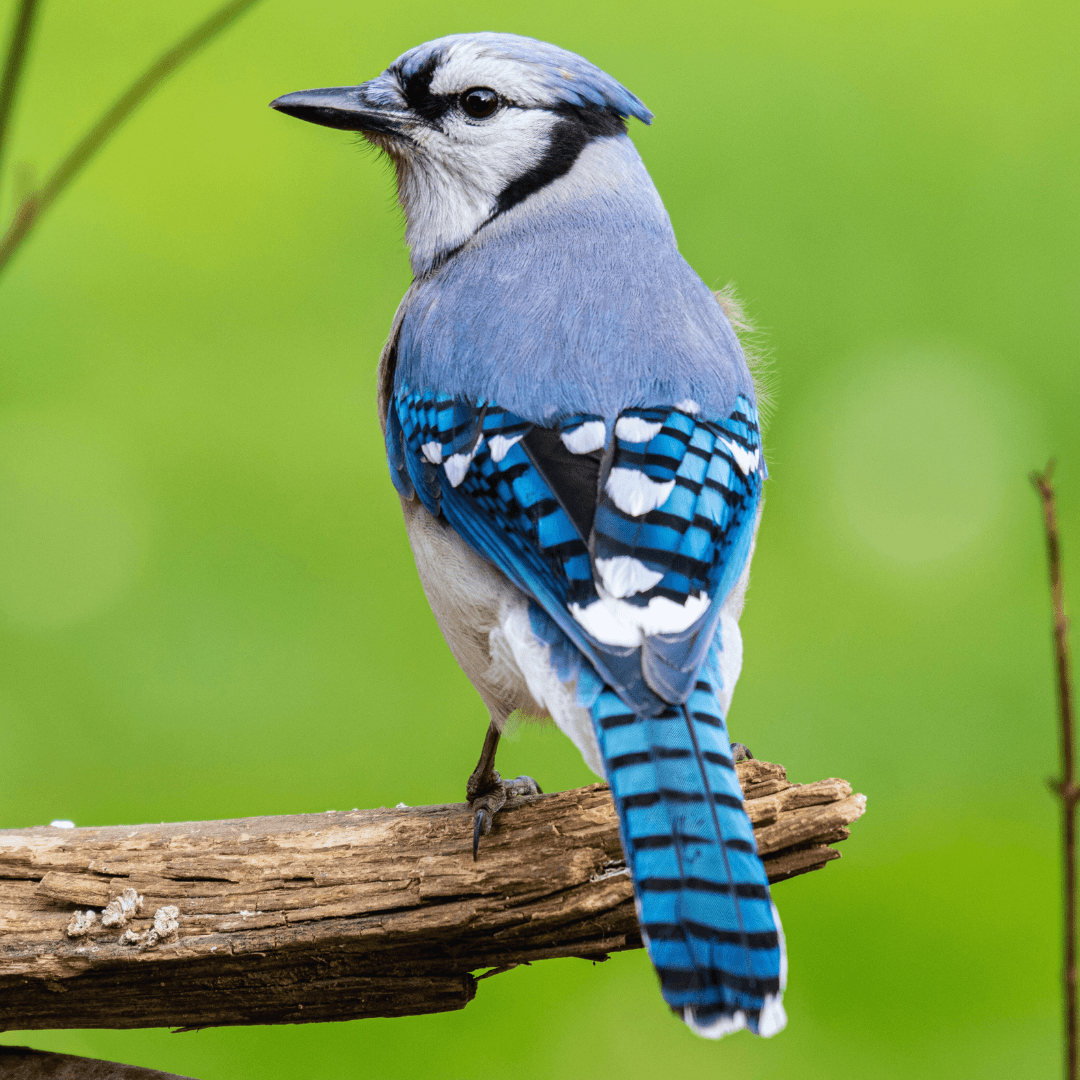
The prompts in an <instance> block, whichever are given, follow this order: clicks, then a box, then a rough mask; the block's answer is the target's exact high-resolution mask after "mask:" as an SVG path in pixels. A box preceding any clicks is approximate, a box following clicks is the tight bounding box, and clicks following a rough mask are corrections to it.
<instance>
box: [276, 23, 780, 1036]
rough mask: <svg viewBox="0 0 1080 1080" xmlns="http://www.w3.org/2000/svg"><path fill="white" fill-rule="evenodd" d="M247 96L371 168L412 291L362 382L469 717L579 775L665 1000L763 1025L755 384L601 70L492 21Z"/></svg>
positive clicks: (769, 925) (522, 786)
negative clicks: (314, 81) (741, 735)
mask: <svg viewBox="0 0 1080 1080" xmlns="http://www.w3.org/2000/svg"><path fill="white" fill-rule="evenodd" d="M271 106H272V107H273V108H274V109H277V110H278V111H280V112H282V113H285V114H287V115H290V116H293V117H296V118H299V119H301V120H306V121H309V122H312V123H315V124H321V125H323V126H326V127H331V128H337V129H341V130H344V131H353V132H359V133H360V135H361V136H362V138H363V139H365V140H367V142H369V143H371V144H373V145H374V146H375V147H377V148H379V150H381V151H384V152H385V154H386V155H387V156H388V157H389V159H390V161H391V162H392V163H393V167H394V170H395V174H396V182H397V191H398V200H399V203H400V205H401V208H402V210H403V214H404V219H405V242H406V245H407V246H408V249H409V259H410V264H411V269H412V273H413V281H412V283H411V285H410V286H409V288H408V290H407V292H406V293H405V296H404V298H403V299H402V301H401V304H400V306H399V307H398V310H397V313H396V314H395V316H394V319H393V322H392V325H391V329H390V333H389V337H388V339H387V343H386V347H385V348H384V350H383V353H382V356H381V359H380V364H379V373H378V407H379V415H380V421H381V423H382V425H383V432H384V437H385V445H386V455H387V462H388V466H389V471H390V476H391V479H392V481H393V483H394V485H395V487H396V489H397V492H398V495H399V497H400V500H401V505H402V510H403V514H404V520H405V528H406V532H407V535H408V540H409V544H410V546H411V548H412V551H413V554H414V557H415V561H416V567H417V571H418V573H419V577H420V581H421V583H422V585H423V588H424V591H425V593H426V596H427V599H428V601H429V603H430V605H431V609H432V612H433V614H434V616H435V619H436V621H437V622H438V624H439V627H440V629H441V631H442V633H443V636H444V637H445V639H446V642H447V644H448V645H449V648H450V650H451V652H452V653H453V655H454V657H455V658H456V660H457V662H458V663H459V664H460V666H461V668H462V669H463V670H464V672H465V674H466V675H467V676H468V678H469V679H470V680H471V682H472V683H473V685H474V687H475V688H476V690H477V691H478V693H479V695H480V697H481V698H482V699H483V702H484V704H485V705H486V707H487V710H488V712H489V714H490V719H489V725H488V729H487V734H486V736H485V739H484V745H483V750H482V753H481V757H480V761H479V762H478V764H477V767H476V770H475V771H474V772H473V774H472V775H471V776H470V777H469V780H468V782H467V785H466V795H467V798H468V801H469V805H470V807H471V808H472V810H473V815H474V816H473V857H474V858H476V857H477V853H478V846H479V843H480V839H481V837H482V836H484V835H487V834H488V833H489V831H490V829H491V827H492V822H493V819H494V818H495V815H496V814H497V813H498V811H499V809H500V808H501V807H502V806H503V805H504V803H505V802H506V801H507V799H514V798H517V797H520V796H522V795H528V794H534V793H537V792H539V791H540V788H539V785H538V784H537V783H536V781H535V780H534V779H532V778H531V777H528V776H520V777H516V778H514V779H512V780H503V779H502V778H501V776H500V775H499V773H498V772H497V771H496V770H495V767H494V765H495V754H496V750H497V747H498V742H499V736H500V732H501V731H502V729H503V725H504V724H505V722H506V720H507V719H508V717H509V716H510V714H511V713H514V712H517V713H519V714H522V715H524V716H525V717H535V718H551V719H552V720H554V722H555V724H556V725H557V726H558V727H559V728H560V729H561V730H562V731H563V732H564V733H565V734H566V735H567V736H568V737H569V738H570V739H571V740H572V742H573V743H574V744H575V745H576V746H577V748H578V750H579V751H580V752H581V754H582V757H583V758H584V761H585V763H586V764H587V765H588V766H589V768H590V769H592V770H593V771H594V772H595V773H596V774H597V775H598V776H600V777H602V778H603V779H605V780H606V781H607V782H608V784H609V786H610V789H611V794H612V798H613V800H614V803H615V807H616V810H617V814H618V820H619V830H620V838H621V842H622V846H623V852H624V855H625V860H626V866H627V868H628V869H629V872H630V876H631V878H632V881H633V889H634V898H635V903H636V909H637V914H638V920H639V923H640V927H641V933H642V938H643V940H644V942H645V944H646V946H647V949H648V953H649V957H650V960H651V962H652V964H653V966H654V968H655V970H656V972H657V975H658V977H659V982H660V989H661V993H662V995H663V998H664V1000H665V1001H666V1003H667V1005H668V1006H669V1007H670V1008H671V1010H672V1011H673V1012H674V1013H675V1014H676V1015H677V1016H679V1017H680V1018H681V1019H682V1020H683V1021H684V1022H685V1023H686V1024H687V1025H689V1027H690V1028H691V1029H692V1030H694V1031H695V1032H697V1033H698V1034H700V1035H703V1036H706V1037H709V1038H720V1037H721V1036H724V1035H727V1034H729V1033H732V1032H735V1031H738V1030H740V1029H749V1030H750V1031H751V1032H754V1033H755V1034H758V1035H761V1036H771V1035H773V1034H775V1033H776V1032H778V1031H780V1030H781V1029H782V1028H783V1027H784V1025H785V1024H786V1015H785V1012H784V1007H783V992H784V987H785V983H786V978H787V972H786V965H787V962H786V956H785V950H784V939H783V931H782V928H781V924H780V918H779V915H778V913H777V911H776V908H775V905H774V904H773V902H772V900H771V897H770V893H769V884H768V879H767V877H766V873H765V869H764V867H763V865H762V863H761V860H760V858H759V857H758V854H757V848H756V845H755V841H754V834H753V829H752V827H751V824H750V821H749V819H748V818H747V816H746V813H745V810H744V809H743V803H742V791H741V788H740V784H739V780H738V776H737V773H736V770H735V767H734V765H735V760H736V754H737V753H738V752H739V745H738V744H735V748H734V749H733V744H732V743H731V742H730V740H729V735H728V731H727V725H726V716H727V713H728V709H729V706H730V704H731V697H732V692H733V690H734V687H735V682H736V680H737V678H738V676H739V672H740V670H741V667H742V638H741V636H740V631H739V616H740V614H741V612H742V608H743V603H744V598H745V593H746V588H747V584H748V578H749V569H750V561H751V557H752V554H753V549H754V544H755V539H756V536H757V529H758V524H759V521H760V516H761V508H762V494H763V493H762V488H763V484H764V481H765V479H766V478H767V469H766V465H765V461H764V456H763V450H762V441H761V431H760V424H759V419H758V405H757V395H756V393H755V387H754V381H753V378H752V376H751V373H750V371H749V368H748V365H747V361H746V357H745V354H744V351H743V349H742V347H741V345H740V342H739V339H738V337H737V335H736V333H735V331H734V330H733V328H732V325H731V321H730V320H729V319H728V318H727V317H726V315H725V312H724V309H723V307H722V305H721V304H720V303H718V302H717V297H716V296H715V295H714V294H713V292H712V291H711V290H710V289H709V287H708V286H707V285H706V284H705V283H704V281H702V279H701V278H700V277H699V276H698V274H697V273H696V272H695V271H694V270H693V269H692V268H691V267H690V265H689V264H688V263H687V262H686V260H685V259H684V258H683V257H682V255H681V254H680V253H679V249H678V245H677V242H676V239H675V234H674V230H673V228H672V224H671V221H670V218H669V216H668V213H667V211H666V210H665V208H664V204H663V202H662V200H661V198H660V195H659V193H658V191H657V189H656V186H655V185H654V183H653V181H652V179H651V178H650V176H649V173H648V171H647V170H646V168H645V165H644V163H643V161H642V159H641V157H640V155H639V153H638V151H637V149H636V148H635V145H634V143H633V141H632V140H631V138H630V136H629V134H628V122H629V121H630V120H631V119H632V118H633V119H636V120H639V121H641V122H643V123H644V124H650V123H651V122H652V120H653V114H652V113H651V112H650V111H649V110H648V109H647V108H646V107H645V105H644V104H643V103H642V101H641V100H640V99H639V98H638V97H636V96H635V95H634V94H633V93H631V92H630V91H629V90H627V89H626V88H625V87H624V86H623V85H622V84H620V83H619V82H617V81H616V80H615V79H614V78H613V77H612V76H610V75H608V74H607V73H606V72H604V71H603V70H601V69H600V68H599V67H597V66H596V65H594V64H592V63H590V62H589V61H588V60H586V59H584V58H583V57H581V56H578V55H576V54H575V53H572V52H570V51H567V50H565V49H562V48H560V47H558V46H556V45H553V44H549V43H546V42H542V41H538V40H534V39H532V38H528V37H522V36H518V35H514V34H507V33H493V32H484V33H467V34H453V35H450V36H447V37H441V38H438V39H436V40H433V41H429V42H426V43H425V44H422V45H418V46H416V47H415V48H413V49H410V50H409V51H407V52H405V53H403V54H402V55H401V56H400V57H398V58H397V59H396V60H395V61H394V62H393V63H392V64H390V66H389V67H388V68H387V69H386V70H385V71H383V72H382V74H380V75H378V76H377V77H375V78H373V79H370V80H369V81H367V82H364V83H362V84H359V85H355V86H336V87H326V88H322V89H313V90H304V91H299V92H296V93H290V94H285V95H284V96H282V97H279V98H277V99H276V100H275V101H273V102H272V103H271Z"/></svg>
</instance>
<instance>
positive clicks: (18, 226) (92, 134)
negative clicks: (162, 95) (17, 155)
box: [0, 0, 257, 274]
mask: <svg viewBox="0 0 1080 1080" xmlns="http://www.w3.org/2000/svg"><path fill="white" fill-rule="evenodd" d="M255 3H257V0H230V2H229V3H227V4H225V6H224V7H222V8H219V9H218V10H217V11H215V12H214V13H213V14H212V15H211V16H210V17H209V18H208V19H206V20H205V21H204V22H202V23H200V24H199V25H198V26H196V27H195V29H194V30H192V31H191V33H189V34H187V35H186V36H185V37H183V38H181V39H180V41H178V42H177V43H176V44H175V45H174V46H173V47H172V48H171V49H169V50H168V51H166V52H164V53H162V55H161V56H160V57H158V59H157V60H156V61H155V62H154V63H153V64H151V65H150V67H149V68H148V69H147V70H146V71H145V72H144V73H143V74H142V75H141V76H140V77H139V78H138V79H136V80H135V82H133V83H132V84H131V86H129V87H128V89H127V90H125V91H124V93H123V94H121V95H120V97H119V98H117V100H116V101H115V102H114V103H113V105H112V106H111V107H110V108H109V109H107V110H106V111H105V113H104V114H103V115H102V117H101V118H100V119H99V120H98V122H97V123H96V124H95V125H94V126H93V127H92V128H91V129H90V130H89V131H88V132H87V133H86V134H85V135H84V136H83V137H82V138H81V139H80V140H79V142H78V143H76V145H75V147H74V148H73V149H72V150H71V152H70V153H69V154H68V155H67V157H65V158H64V160H63V161H61V162H60V164H59V165H58V166H57V167H56V171H55V172H54V173H53V174H52V176H50V177H49V179H48V180H47V181H46V182H45V184H44V186H43V187H42V188H41V189H40V190H39V191H37V192H35V193H34V194H33V195H30V196H29V197H28V198H26V199H24V200H23V202H22V204H21V205H20V206H19V208H18V210H16V211H15V217H14V218H13V219H12V222H11V224H10V226H9V227H8V230H7V232H6V233H5V234H4V237H3V239H2V240H0V274H2V273H3V271H4V267H5V266H6V265H7V264H8V263H9V262H10V261H11V257H12V256H13V255H14V254H15V252H16V250H17V249H18V248H19V245H20V244H22V242H23V241H24V240H25V239H26V237H27V236H28V235H29V233H30V230H31V229H32V228H33V227H34V225H35V224H36V222H37V221H38V219H39V218H40V217H41V215H42V214H44V213H45V211H46V210H48V209H49V207H50V206H52V204H53V203H54V202H55V201H56V200H57V199H58V198H59V197H60V195H61V194H62V193H63V191H64V189H65V188H66V187H67V186H68V185H69V184H70V183H71V181H72V180H74V179H75V177H76V175H78V173H79V172H80V171H81V170H82V168H83V166H84V165H86V163H87V162H88V161H89V160H90V159H91V158H92V157H93V156H94V154H96V153H97V151H98V150H100V149H101V147H102V146H103V145H104V144H105V142H106V141H107V140H108V138H109V136H111V135H112V134H113V133H114V132H115V131H116V129H117V128H118V127H120V125H121V124H122V123H123V122H124V121H125V120H126V119H127V118H128V117H129V116H130V115H131V114H132V113H133V112H134V111H135V109H136V108H138V106H139V105H141V104H142V102H143V101H145V100H146V98H147V97H149V96H150V94H151V92H152V91H154V90H155V89H156V88H157V87H158V85H159V84H160V83H162V82H163V81H164V80H165V79H166V78H167V77H168V76H169V75H171V74H172V72H173V71H175V70H176V68H178V67H179V66H180V65H181V64H183V63H184V61H185V60H189V59H190V58H191V57H192V56H194V55H195V53H197V52H198V51H199V49H201V48H202V47H203V46H204V45H206V44H207V43H208V42H209V41H210V40H211V39H212V38H214V37H215V36H216V35H217V34H218V33H220V32H221V31H222V30H224V29H225V27H226V26H228V25H229V23H231V22H233V21H234V20H236V19H237V18H239V16H241V15H242V14H243V13H244V12H245V11H247V9H248V8H249V7H251V6H252V5H253V4H255Z"/></svg>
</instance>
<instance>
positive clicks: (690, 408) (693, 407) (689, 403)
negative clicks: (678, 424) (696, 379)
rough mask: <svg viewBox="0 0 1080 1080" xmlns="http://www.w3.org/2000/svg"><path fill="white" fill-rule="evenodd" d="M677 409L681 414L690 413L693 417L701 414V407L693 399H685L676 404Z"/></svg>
mask: <svg viewBox="0 0 1080 1080" xmlns="http://www.w3.org/2000/svg"><path fill="white" fill-rule="evenodd" d="M675 408H676V409H678V410H679V412H684V413H689V414H690V415H691V416H694V415H696V414H697V413H699V412H701V406H700V405H699V404H698V403H697V402H696V401H695V400H694V399H693V398H690V397H688V398H683V400H682V401H676V402H675Z"/></svg>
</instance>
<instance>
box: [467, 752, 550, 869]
mask: <svg viewBox="0 0 1080 1080" xmlns="http://www.w3.org/2000/svg"><path fill="white" fill-rule="evenodd" d="M485 780H486V781H487V782H486V783H484V785H483V788H480V785H479V784H477V785H475V787H476V789H477V790H473V789H474V784H473V781H472V779H471V778H470V782H469V785H468V789H467V792H466V793H467V794H468V797H469V809H470V810H471V811H472V814H473V842H472V855H473V862H475V861H476V858H477V854H478V853H479V850H480V837H481V836H487V835H488V833H490V832H491V823H492V821H494V820H495V815H496V814H497V813H498V812H499V811H500V810H501V809H502V808H503V806H504V805H505V803H506V800H507V799H512V798H515V797H517V796H520V795H542V794H543V791H542V790H541V788H540V785H539V784H538V783H537V782H536V781H535V780H534V779H533V778H532V777H531V776H516V777H514V779H513V780H503V778H502V777H501V776H499V774H498V773H497V772H495V770H494V769H492V770H491V772H490V773H489V774H488V776H487V777H485Z"/></svg>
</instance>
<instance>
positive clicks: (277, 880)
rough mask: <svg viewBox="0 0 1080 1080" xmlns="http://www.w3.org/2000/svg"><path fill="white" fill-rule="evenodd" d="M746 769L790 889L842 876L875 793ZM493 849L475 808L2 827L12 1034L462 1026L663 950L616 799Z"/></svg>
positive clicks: (597, 799) (588, 802) (559, 816)
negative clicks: (531, 991) (639, 909)
mask: <svg viewBox="0 0 1080 1080" xmlns="http://www.w3.org/2000/svg"><path fill="white" fill-rule="evenodd" d="M738 768H739V776H740V780H741V781H742V784H743V790H744V795H745V797H746V806H747V810H748V811H749V813H750V817H751V820H752V821H753V823H754V829H755V835H756V837H757V841H758V846H759V849H760V851H761V853H762V855H763V857H764V859H765V866H766V869H767V871H768V874H769V879H770V881H782V880H784V879H786V878H789V877H794V876H795V875H797V874H803V873H807V872H808V871H810V870H817V869H820V868H821V867H823V866H824V865H825V863H826V862H828V861H830V860H831V859H835V858H839V852H837V851H835V850H833V849H832V848H831V847H829V846H828V845H829V844H831V843H835V842H836V841H838V840H843V839H845V838H846V836H847V835H848V830H847V826H848V825H849V824H850V823H851V822H852V821H854V820H855V819H856V818H858V817H859V816H860V815H861V814H862V812H863V809H864V807H865V798H864V797H863V796H862V795H852V794H851V787H850V785H848V784H847V783H846V782H845V781H843V780H822V781H819V782H817V783H816V784H806V785H801V786H800V785H796V784H790V783H789V782H788V781H787V779H786V776H785V773H784V769H783V767H782V766H779V765H772V764H769V763H768V762H759V761H748V762H741V763H740V764H739V766H738ZM471 839H472V823H471V818H470V815H469V813H468V809H467V808H466V807H465V805H464V804H457V805H450V806H422V807H403V808H399V809H394V810H384V809H380V810H357V811H352V812H351V813H329V812H328V813H326V814H302V815H295V816H290V817H273V818H245V819H240V820H235V821H208V822H185V823H180V824H167V825H136V826H111V827H107V828H84V829H57V828H51V827H39V828H33V829H18V830H3V831H0V1030H5V1031H7V1030H16V1029H24V1030H25V1029H40V1028H73V1027H81V1028H85V1027H106V1028H135V1027H162V1026H170V1027H210V1026H217V1025H229V1024H282V1023H309V1022H314V1021H324V1020H348V1019H355V1018H358V1017H369V1016H403V1015H412V1014H418V1013H429V1012H443V1011H447V1010H451V1009H460V1008H463V1007H464V1006H465V1005H466V1004H468V1002H469V1001H471V1000H472V998H473V996H474V995H475V993H476V988H477V981H478V979H482V978H484V977H485V976H484V975H480V976H475V975H474V973H475V972H478V971H481V970H483V969H491V970H490V971H488V974H494V973H497V971H498V970H506V969H508V968H510V967H514V966H516V965H518V964H523V963H531V962H533V961H536V960H543V959H549V958H553V957H563V956H577V957H582V958H585V959H590V960H602V959H606V957H607V955H608V954H609V953H612V952H617V951H619V950H623V949H634V948H640V947H641V944H642V942H641V937H640V934H639V932H638V926H637V919H636V916H635V913H634V904H633V894H632V890H631V886H630V879H629V876H628V875H627V872H626V868H625V865H624V863H623V859H622V849H621V847H620V844H619V832H618V822H617V819H616V816H615V809H614V806H613V805H612V801H611V796H610V794H609V792H608V789H607V786H606V785H605V784H593V785H591V786H590V787H584V788H578V789H576V790H574V791H564V792H560V793H558V794H555V795H537V796H530V797H527V798H522V799H518V800H514V801H513V802H512V803H511V804H508V805H507V807H506V808H505V809H504V810H503V811H502V812H501V813H500V814H499V815H498V817H497V818H496V822H495V826H494V828H493V830H492V833H491V835H490V836H489V837H486V838H485V839H484V841H483V844H482V847H481V853H480V859H479V861H477V862H473V860H472V854H471ZM126 890H134V891H133V892H129V891H126ZM136 902H138V903H136ZM110 904H111V906H110V907H109V908H108V911H107V912H106V913H105V915H104V916H103V913H102V911H100V910H96V909H103V908H106V906H107V905H110ZM88 909H89V910H90V911H92V912H93V915H94V917H93V920H92V921H90V922H89V923H87V922H86V912H87V910H88ZM128 909H130V910H128ZM163 909H164V911H163ZM172 909H175V911H174V912H172V921H171V922H170V921H169V919H170V912H171V911H172ZM124 910H128V918H127V919H126V920H124V919H122V912H123V911H124ZM77 911H78V912H79V913H80V918H81V922H82V927H80V920H78V919H76V918H75V915H76V912H77ZM109 912H112V914H111V915H110V914H109ZM155 916H157V918H156V919H155ZM110 918H111V919H112V920H113V925H111V926H108V925H104V923H106V922H108V921H109V919H110ZM117 919H121V921H119V922H117V921H116V920H117ZM155 928H156V929H155ZM170 928H171V929H170ZM151 931H153V933H151ZM125 942H128V943H125Z"/></svg>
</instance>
